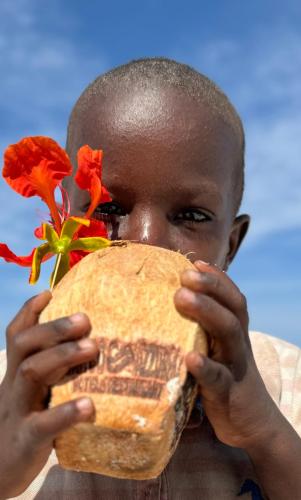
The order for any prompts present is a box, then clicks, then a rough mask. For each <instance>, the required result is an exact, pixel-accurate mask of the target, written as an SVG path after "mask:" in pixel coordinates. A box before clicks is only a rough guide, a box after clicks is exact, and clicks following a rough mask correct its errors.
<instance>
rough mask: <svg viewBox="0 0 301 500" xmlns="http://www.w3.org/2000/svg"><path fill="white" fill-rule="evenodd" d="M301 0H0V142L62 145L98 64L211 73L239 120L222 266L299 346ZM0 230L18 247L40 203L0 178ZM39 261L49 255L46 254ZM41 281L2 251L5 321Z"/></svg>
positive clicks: (264, 318)
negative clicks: (229, 245) (234, 207)
mask: <svg viewBox="0 0 301 500" xmlns="http://www.w3.org/2000/svg"><path fill="white" fill-rule="evenodd" d="M300 25H301V3H300V2H299V1H298V0H290V2H286V3H283V2H282V1H277V0H273V1H272V0H271V1H264V2H262V1H259V0H254V1H252V2H242V1H241V0H234V1H232V0H228V1H217V0H211V1H210V2H209V1H207V2H205V1H201V0H199V1H187V2H186V3H183V2H179V1H178V0H173V1H172V0H167V1H163V0H161V1H159V0H145V1H144V2H138V1H128V2H122V1H113V0H111V2H100V1H96V0H89V2H84V1H76V0H73V1H71V0H65V1H57V0H52V1H51V2H50V1H48V2H46V1H41V0H14V1H11V0H1V2H0V74H1V80H0V90H1V92H0V115H1V122H0V152H1V155H2V154H3V152H4V149H5V147H6V146H7V145H8V144H10V143H13V142H16V141H18V140H19V139H20V138H21V137H23V136H25V135H49V136H51V137H53V138H54V139H56V140H57V141H59V142H60V144H62V145H64V142H65V130H66V124H67V119H68V115H69V112H70V110H71V107H72V104H73V103H74V101H75V99H76V98H77V97H78V95H79V94H80V92H81V91H82V90H83V88H84V87H85V86H86V85H87V84H88V83H89V82H90V81H91V80H92V79H93V78H95V77H96V76H97V75H98V74H100V73H101V72H103V71H105V70H107V69H110V68H112V67H113V66H116V65H118V64H121V63H124V62H127V61H129V60H130V59H133V58H138V57H145V56H158V55H159V56H160V55H161V56H166V57H171V58H174V59H177V60H179V61H182V62H185V63H188V64H191V65H192V66H194V67H195V68H196V69H198V70H199V71H201V72H203V73H205V74H207V75H208V76H209V77H210V78H212V79H213V80H215V81H216V83H218V84H219V85H220V86H221V87H222V88H223V90H224V91H225V92H226V93H227V94H228V95H229V97H230V98H231V100H232V102H233V103H234V105H235V106H236V108H237V109H238V111H239V113H240V115H241V117H242V119H243V122H244V125H245V130H246V139H247V154H246V167H247V170H246V193H245V200H244V203H243V206H242V211H244V212H248V213H250V214H251V216H252V226H251V230H250V233H249V235H248V238H247V240H246V242H245V244H244V246H243V248H242V249H241V251H240V253H239V255H238V257H237V260H236V262H235V263H234V264H233V266H232V269H231V271H230V275H231V276H232V277H233V279H234V280H235V281H236V283H237V284H238V286H239V287H240V288H241V290H242V291H243V293H244V294H245V295H246V296H247V298H248V302H249V311H250V324H251V328H253V329H259V330H262V331H266V332H268V333H270V334H272V335H275V336H279V337H282V338H284V339H286V340H288V341H290V342H294V343H296V344H298V345H300V346H301V328H300V319H301V313H300V311H301V299H300V297H301V258H300V253H301V168H300V158H301V146H300V143H301V141H300V137H301V118H300V117H301V50H300V47H301V29H300ZM0 203H1V205H0V206H1V211H0V241H3V242H6V243H7V244H9V246H10V247H11V248H12V250H14V251H15V252H16V253H19V254H26V253H29V251H30V250H31V248H32V246H33V244H34V239H33V237H32V230H33V228H34V227H35V226H36V225H37V223H38V222H39V221H40V219H41V213H45V209H44V207H43V205H41V204H39V202H38V201H37V200H34V199H32V200H26V199H24V198H22V197H20V196H18V195H17V194H15V193H13V192H12V191H11V190H10V189H9V188H8V187H7V186H6V184H5V183H4V181H2V180H0ZM46 267H47V266H46ZM48 275H49V268H46V270H44V273H43V277H42V280H41V282H40V283H39V285H38V286H35V287H30V286H29V285H28V284H27V279H28V270H23V269H21V268H17V267H15V266H14V265H8V264H4V263H2V262H0V302H1V306H0V347H3V346H4V331H5V325H7V323H8V322H9V320H10V319H11V317H12V316H13V314H14V313H15V312H16V311H17V310H18V308H19V306H20V305H21V304H22V303H23V302H24V300H26V299H27V298H28V297H29V296H31V295H32V294H35V293H37V292H38V291H40V290H42V289H45V288H47V277H48Z"/></svg>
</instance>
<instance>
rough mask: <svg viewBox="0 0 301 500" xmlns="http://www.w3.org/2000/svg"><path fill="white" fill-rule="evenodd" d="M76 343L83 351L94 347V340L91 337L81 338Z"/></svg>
mask: <svg viewBox="0 0 301 500" xmlns="http://www.w3.org/2000/svg"><path fill="white" fill-rule="evenodd" d="M77 345H78V346H79V347H80V348H81V350H83V351H87V350H89V351H90V350H91V349H94V348H95V342H94V340H91V339H87V338H85V339H81V340H79V341H78V342H77Z"/></svg>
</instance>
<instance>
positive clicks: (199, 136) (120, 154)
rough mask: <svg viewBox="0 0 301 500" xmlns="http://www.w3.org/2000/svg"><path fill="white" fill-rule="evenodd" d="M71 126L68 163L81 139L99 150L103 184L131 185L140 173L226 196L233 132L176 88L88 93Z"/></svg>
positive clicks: (234, 150) (235, 151)
mask: <svg viewBox="0 0 301 500" xmlns="http://www.w3.org/2000/svg"><path fill="white" fill-rule="evenodd" d="M72 127H73V130H74V133H73V140H72V149H71V151H69V153H70V156H71V158H72V160H73V162H75V161H76V151H77V149H78V148H79V147H80V146H81V145H83V144H89V145H90V146H91V147H92V148H101V149H103V150H104V181H105V183H106V184H108V183H109V184H110V183H112V182H113V181H114V183H115V184H118V182H122V183H123V185H124V182H125V181H126V182H127V183H128V184H129V186H132V187H133V189H134V187H135V184H137V183H138V184H139V178H141V179H140V180H141V181H144V183H146V181H148V182H152V183H155V184H156V182H157V183H158V187H160V185H161V184H162V178H163V179H165V186H164V188H165V190H167V189H168V185H169V187H170V188H171V189H173V188H174V187H175V186H178V189H180V188H181V189H182V190H185V187H187V188H189V187H191V188H192V187H194V188H196V185H197V184H200V183H201V184H202V186H203V189H207V188H208V186H209V189H211V191H212V192H213V191H217V194H219V193H222V192H223V191H227V196H228V193H229V186H230V183H229V179H230V178H231V177H232V171H233V168H234V165H235V164H236V163H237V162H238V155H239V144H238V140H237V137H235V135H234V133H233V131H232V129H231V128H230V127H229V126H228V125H227V124H225V123H224V122H223V121H222V120H221V118H220V117H217V116H216V115H214V114H213V113H212V111H211V110H210V109H209V107H208V106H207V105H205V104H201V103H199V102H196V100H195V99H193V98H191V97H189V96H187V95H185V94H184V93H183V92H181V91H179V90H176V89H168V90H165V89H144V88H140V89H135V90H133V91H132V92H119V93H118V92H115V93H114V92H112V93H111V94H110V95H108V96H106V97H105V98H104V97H102V98H100V97H97V96H92V98H91V99H90V102H89V105H88V106H85V109H84V110H83V111H80V112H79V113H78V114H77V118H76V122H75V123H73V124H72ZM140 184H142V182H140ZM206 186H207V187H206ZM225 196H226V194H225Z"/></svg>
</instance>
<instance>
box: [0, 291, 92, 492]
mask: <svg viewBox="0 0 301 500" xmlns="http://www.w3.org/2000/svg"><path fill="white" fill-rule="evenodd" d="M50 298H51V294H50V292H43V293H41V294H40V295H37V296H36V297H34V298H32V299H31V300H29V301H28V302H26V303H25V305H24V306H23V308H22V309H21V310H20V312H19V313H18V314H17V316H16V317H15V319H14V320H13V321H12V322H11V323H10V325H9V327H8V328H7V372H6V375H5V377H4V380H3V382H2V384H1V386H0V442H1V464H0V484H1V494H0V498H1V499H2V498H7V497H11V496H15V495H17V494H20V493H22V492H23V491H24V490H25V489H26V488H27V486H28V485H29V484H30V483H31V482H32V480H33V479H34V478H35V476H36V475H37V474H38V473H39V472H40V470H41V469H42V467H43V466H44V464H45V463H46V461H47V459H48V456H49V454H50V452H51V450H52V444H53V440H54V439H55V437H56V436H57V434H58V433H60V432H62V431H64V430H66V429H68V428H69V427H70V426H71V425H74V424H76V423H77V422H84V421H87V420H89V419H91V417H93V414H94V407H93V403H92V401H91V400H90V399H88V398H81V399H78V400H74V401H70V402H68V403H65V404H62V405H60V406H57V407H55V408H51V409H48V408H47V403H48V400H49V387H50V386H51V385H53V384H56V383H57V382H59V381H60V380H61V379H62V378H63V377H64V375H65V374H66V373H67V371H68V370H69V369H70V368H71V367H73V366H76V365H79V364H81V363H85V362H87V361H91V360H93V359H95V358H96V356H97V354H98V350H97V346H96V344H95V342H94V341H93V340H90V339H87V338H86V336H87V335H88V333H89V331H90V323H89V320H88V318H87V317H86V316H85V315H83V314H79V315H74V316H71V317H68V318H61V319H58V320H56V321H51V322H49V323H45V324H41V325H39V324H38V318H39V315H40V313H41V312H42V310H43V309H44V307H45V306H46V305H47V304H48V302H49V300H50ZM2 495H3V496H2Z"/></svg>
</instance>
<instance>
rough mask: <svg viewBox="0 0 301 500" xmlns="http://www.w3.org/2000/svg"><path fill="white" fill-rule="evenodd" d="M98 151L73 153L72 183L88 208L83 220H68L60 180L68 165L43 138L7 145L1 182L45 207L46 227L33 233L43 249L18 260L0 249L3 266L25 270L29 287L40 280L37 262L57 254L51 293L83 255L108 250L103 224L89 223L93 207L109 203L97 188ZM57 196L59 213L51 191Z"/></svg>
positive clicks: (86, 149) (1, 246) (59, 151)
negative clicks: (57, 192) (49, 220)
mask: <svg viewBox="0 0 301 500" xmlns="http://www.w3.org/2000/svg"><path fill="white" fill-rule="evenodd" d="M102 156H103V153H102V151H101V150H92V149H91V148H90V147H89V146H83V147H82V148H81V149H80V150H79V152H78V171H77V173H76V175H75V181H76V182H77V184H78V186H79V187H80V188H82V189H86V190H87V191H89V193H90V196H91V203H90V207H89V209H88V211H87V213H86V214H85V216H84V218H79V217H72V216H70V206H69V203H68V202H69V200H66V196H67V194H66V192H65V190H64V189H63V188H62V186H61V181H62V179H63V178H64V177H65V176H67V175H71V173H72V165H71V162H70V160H69V158H68V156H67V154H66V152H65V151H64V150H63V149H62V148H61V147H60V146H59V145H58V144H57V143H56V142H55V141H54V140H53V139H50V138H48V137H41V136H38V137H27V138H25V139H22V140H21V141H20V142H19V143H17V144H14V145H11V146H9V147H8V148H7V150H6V151H5V154H4V167H3V177H4V179H5V180H6V181H7V182H8V184H9V185H10V186H11V187H12V188H13V189H14V190H15V191H17V193H19V194H21V195H22V196H25V197H30V196H40V198H42V200H43V201H45V203H46V204H47V205H48V207H49V210H50V216H51V218H52V221H53V222H52V223H43V224H42V226H41V227H39V228H37V229H36V230H35V236H36V237H37V238H38V239H41V240H44V241H45V243H43V244H42V245H40V246H39V247H37V248H35V249H34V250H33V251H32V253H31V254H30V255H28V256H26V257H18V256H17V255H15V254H14V253H13V252H12V251H11V250H10V249H9V248H8V247H7V245H5V244H4V243H0V257H3V258H4V259H5V260H6V261H7V262H14V263H16V264H19V265H21V266H31V275H30V283H35V282H36V281H37V280H38V278H39V274H40V266H41V262H43V261H44V260H46V259H48V258H50V257H51V256H53V255H55V254H57V261H56V266H55V270H54V273H53V274H52V277H51V287H53V286H54V285H55V284H56V283H58V281H59V280H60V279H61V278H62V277H63V276H64V274H65V273H66V272H67V271H68V269H70V267H71V266H72V265H74V264H75V263H76V262H78V260H80V259H81V258H83V257H84V256H85V255H86V254H87V253H89V252H94V251H95V250H97V249H99V248H103V247H105V246H109V245H110V244H111V242H110V241H109V240H108V239H107V231H106V227H105V224H104V223H103V222H99V221H95V220H93V219H89V217H90V215H91V214H92V213H93V212H94V210H95V208H96V207H97V205H99V204H100V203H104V202H107V201H110V200H111V198H110V196H109V194H108V191H107V190H106V189H105V187H104V186H103V185H102V183H101V161H102ZM57 187H59V188H60V189H61V193H62V207H61V210H59V208H58V206H57V204H56V202H55V198H54V192H55V189H56V188H57Z"/></svg>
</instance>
